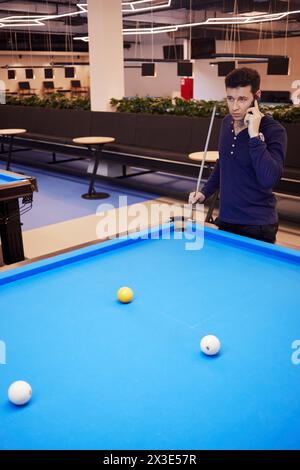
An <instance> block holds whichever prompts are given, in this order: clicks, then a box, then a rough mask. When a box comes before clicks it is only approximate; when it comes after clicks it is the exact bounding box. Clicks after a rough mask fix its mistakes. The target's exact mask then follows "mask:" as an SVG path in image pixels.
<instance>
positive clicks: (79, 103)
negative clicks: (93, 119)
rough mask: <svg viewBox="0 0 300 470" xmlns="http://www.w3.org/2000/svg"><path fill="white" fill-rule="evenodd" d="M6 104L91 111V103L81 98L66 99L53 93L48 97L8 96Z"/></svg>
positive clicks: (59, 94) (61, 94) (60, 94)
mask: <svg viewBox="0 0 300 470" xmlns="http://www.w3.org/2000/svg"><path fill="white" fill-rule="evenodd" d="M6 104H10V105H17V106H39V107H42V108H56V109H83V110H90V108H91V106H90V101H89V99H87V98H83V97H81V96H75V97H71V98H66V96H65V95H64V94H63V93H59V92H58V93H52V94H51V95H47V96H37V95H31V96H22V97H16V96H13V95H8V96H7V98H6Z"/></svg>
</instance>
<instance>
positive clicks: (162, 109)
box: [110, 96, 300, 123]
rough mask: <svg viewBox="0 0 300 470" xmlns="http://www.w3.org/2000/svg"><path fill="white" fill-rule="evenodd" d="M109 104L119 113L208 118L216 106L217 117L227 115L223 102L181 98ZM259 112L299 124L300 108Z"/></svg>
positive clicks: (113, 101)
mask: <svg viewBox="0 0 300 470" xmlns="http://www.w3.org/2000/svg"><path fill="white" fill-rule="evenodd" d="M110 104H111V106H112V107H113V108H115V109H116V111H118V112H121V113H148V114H173V115H176V116H196V117H208V116H210V115H211V112H212V109H213V106H214V105H216V106H217V116H218V117H220V118H222V117H224V116H225V115H226V114H228V108H227V104H226V102H225V101H204V100H189V101H187V100H184V99H183V98H174V99H173V100H172V99H171V98H153V97H150V96H147V97H145V98H142V97H140V96H134V97H133V98H126V97H125V98H122V99H120V100H117V99H115V98H112V99H111V101H110ZM260 109H261V112H262V113H264V114H269V115H271V116H273V117H274V119H276V120H277V121H281V122H294V123H298V122H300V106H291V105H289V106H266V105H260Z"/></svg>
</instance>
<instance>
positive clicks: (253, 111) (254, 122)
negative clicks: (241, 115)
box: [244, 100, 263, 137]
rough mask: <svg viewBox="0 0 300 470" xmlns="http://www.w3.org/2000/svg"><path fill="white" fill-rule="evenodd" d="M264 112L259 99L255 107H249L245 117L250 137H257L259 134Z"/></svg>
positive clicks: (255, 102)
mask: <svg viewBox="0 0 300 470" xmlns="http://www.w3.org/2000/svg"><path fill="white" fill-rule="evenodd" d="M262 117H263V114H262V113H261V112H260V110H259V107H258V102H257V100H255V101H254V107H253V108H249V109H248V111H247V114H246V116H245V119H244V123H245V125H246V126H248V133H249V136H250V137H257V136H258V134H259V126H260V121H261V118H262Z"/></svg>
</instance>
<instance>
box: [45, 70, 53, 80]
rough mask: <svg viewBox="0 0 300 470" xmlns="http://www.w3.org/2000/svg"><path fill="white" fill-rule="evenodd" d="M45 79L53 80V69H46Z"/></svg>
mask: <svg viewBox="0 0 300 470" xmlns="http://www.w3.org/2000/svg"><path fill="white" fill-rule="evenodd" d="M44 75H45V78H53V69H44Z"/></svg>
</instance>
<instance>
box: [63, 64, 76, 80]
mask: <svg viewBox="0 0 300 470" xmlns="http://www.w3.org/2000/svg"><path fill="white" fill-rule="evenodd" d="M73 77H75V67H66V68H65V78H73Z"/></svg>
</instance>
